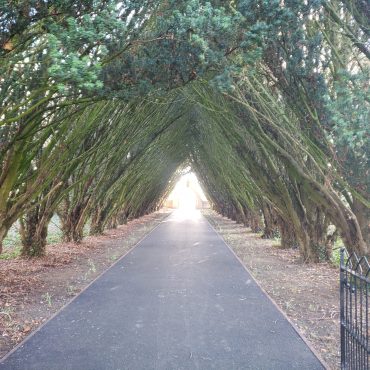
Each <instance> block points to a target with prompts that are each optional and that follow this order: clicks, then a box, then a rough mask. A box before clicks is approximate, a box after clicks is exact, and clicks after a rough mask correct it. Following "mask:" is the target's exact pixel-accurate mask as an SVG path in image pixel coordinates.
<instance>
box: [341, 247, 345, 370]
mask: <svg viewBox="0 0 370 370" xmlns="http://www.w3.org/2000/svg"><path fill="white" fill-rule="evenodd" d="M344 268H345V264H344V248H342V249H341V250H340V364H341V369H345V368H346V342H345V318H344V284H345V277H344Z"/></svg>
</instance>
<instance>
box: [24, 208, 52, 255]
mask: <svg viewBox="0 0 370 370" xmlns="http://www.w3.org/2000/svg"><path fill="white" fill-rule="evenodd" d="M47 205H48V204H47ZM47 205H36V206H35V207H34V208H31V210H29V211H28V212H27V213H26V214H25V215H23V216H22V217H21V218H20V219H19V223H20V235H21V240H22V246H23V248H22V251H21V254H22V255H23V256H26V257H41V256H43V255H44V254H45V249H46V238H47V235H48V225H49V223H50V220H51V218H52V217H53V211H52V209H51V208H49V207H47Z"/></svg>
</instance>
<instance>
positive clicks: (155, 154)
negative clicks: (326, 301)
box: [0, 0, 370, 261]
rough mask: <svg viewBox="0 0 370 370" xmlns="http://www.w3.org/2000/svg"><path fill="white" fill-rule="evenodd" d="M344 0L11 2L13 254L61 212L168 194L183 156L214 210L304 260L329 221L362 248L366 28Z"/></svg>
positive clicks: (29, 247) (6, 97) (6, 32)
mask: <svg viewBox="0 0 370 370" xmlns="http://www.w3.org/2000/svg"><path fill="white" fill-rule="evenodd" d="M154 3H155V4H154ZM348 3H349V2H347V1H339V0H338V1H334V2H326V1H307V2H294V1H293V2H281V1H272V2H259V1H236V2H234V1H230V2H219V1H210V2H202V1H181V2H174V1H166V2H162V1H160V2H152V1H134V2H130V1H129V2H115V1H107V2H91V3H90V2H72V3H70V2H69V1H67V0H66V1H62V2H60V4H59V5H55V6H54V5H52V4H51V2H48V1H46V2H37V1H36V2H35V5H34V8H32V9H30V10H29V12H27V9H26V10H25V9H23V8H22V9H20V8H19V9H18V5H17V4H14V5H12V6H11V7H10V8H9V9H8V10H7V11H6V12H3V13H2V15H0V20H2V21H3V22H2V25H1V30H2V36H1V37H2V38H1V58H2V59H1V64H0V76H2V77H1V78H0V97H1V106H0V108H1V110H0V119H1V120H2V123H1V127H0V162H1V174H0V246H1V243H2V241H3V239H4V238H5V236H6V235H7V232H8V231H9V229H10V228H11V226H12V225H13V224H14V223H15V222H19V229H20V234H21V237H22V244H23V254H24V255H27V256H37V255H42V254H43V253H44V252H45V244H46V235H47V228H48V224H49V222H50V220H51V218H52V217H53V215H55V214H57V215H58V216H59V218H60V220H61V228H62V231H63V237H64V240H65V241H74V242H80V241H81V239H82V238H83V230H84V226H85V225H86V223H90V233H91V234H100V233H102V232H103V230H104V229H105V228H107V227H116V226H117V225H118V224H122V223H125V222H127V220H129V219H132V218H136V217H139V216H141V215H143V214H146V213H148V212H152V211H154V210H156V209H158V208H159V207H161V205H162V204H163V202H164V200H165V199H166V197H167V196H168V194H169V193H170V192H171V190H172V189H173V187H174V186H175V184H176V181H177V179H178V178H179V176H180V175H181V173H182V170H183V169H184V168H186V167H191V168H192V170H193V171H194V172H195V173H196V175H197V177H198V179H199V181H200V183H201V185H202V187H203V189H204V191H205V192H206V195H207V198H208V199H209V200H210V202H211V204H212V207H213V208H214V209H215V210H216V211H217V212H219V213H221V214H222V215H225V216H227V217H229V218H231V219H233V220H235V221H237V222H241V223H244V224H245V225H248V226H250V227H251V228H252V230H254V231H257V230H261V231H262V232H263V237H266V238H269V237H272V236H273V235H276V234H279V235H280V237H281V241H282V242H281V244H282V247H284V248H290V247H298V248H299V250H300V252H301V255H302V258H303V260H304V261H320V260H327V259H330V256H331V251H332V247H333V242H334V240H335V238H336V237H338V236H340V237H341V238H342V240H343V242H344V244H345V246H346V247H347V249H348V250H349V251H356V252H358V253H359V254H362V255H363V254H368V253H369V247H368V245H367V243H368V242H369V240H370V239H369V238H370V233H369V227H370V226H369V221H368V220H369V212H370V211H369V209H370V203H369V181H368V172H369V170H368V165H369V148H370V145H367V144H368V141H369V135H368V125H367V124H366V122H367V119H368V117H369V116H368V112H369V109H368V107H369V105H368V97H366V91H364V90H366V86H367V84H368V58H369V53H368V48H367V44H366V42H365V41H364V40H366V35H367V34H368V29H367V28H366V27H365V24H366V22H365V20H364V18H363V17H362V16H361V14H362V13H363V12H362V10H363V7H364V5H361V4H362V3H361V2H353V4H352V2H351V4H352V5H351V6H349V5H348ZM355 3H356V4H355ZM360 3H361V4H360ZM343 30H345V32H342V31H343ZM349 49H350V50H351V52H350V53H347V51H348V50H349ZM366 81H367V82H366ZM364 87H365V89H364ZM329 225H333V226H335V228H334V229H333V227H332V228H331V229H333V230H334V231H333V232H331V233H328V226H329Z"/></svg>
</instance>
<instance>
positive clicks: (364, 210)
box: [351, 199, 370, 247]
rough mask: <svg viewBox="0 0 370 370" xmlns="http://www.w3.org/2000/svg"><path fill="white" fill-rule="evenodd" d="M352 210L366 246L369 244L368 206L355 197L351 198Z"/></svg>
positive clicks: (369, 219)
mask: <svg viewBox="0 0 370 370" xmlns="http://www.w3.org/2000/svg"><path fill="white" fill-rule="evenodd" d="M351 208H352V211H353V213H354V214H355V216H356V218H357V221H358V224H359V226H360V229H361V232H362V237H363V238H364V241H365V243H366V244H367V246H368V247H369V246H370V208H368V207H366V206H365V205H364V204H363V203H361V202H360V201H359V200H357V199H353V202H352V206H351Z"/></svg>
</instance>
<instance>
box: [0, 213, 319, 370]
mask: <svg viewBox="0 0 370 370" xmlns="http://www.w3.org/2000/svg"><path fill="white" fill-rule="evenodd" d="M266 273H268V272H266ZM0 369H1V370H5V369H6V370H10V369H11V370H17V369H27V370H33V369H34V370H53V369H58V370H62V369H63V370H67V369H70V370H95V369H99V370H105V369H128V370H136V369H140V370H141V369H143V370H144V369H145V370H149V369H158V370H162V369H163V370H164V369H166V370H167V369H168V370H172V369H192V370H193V369H219V370H232V369H267V370H272V369H282V370H288V369H301V370H302V369H310V370H313V369H323V366H322V365H321V363H320V362H319V360H318V359H317V358H316V357H315V356H314V355H313V353H312V352H311V351H310V349H309V348H308V347H307V345H306V344H305V343H304V342H303V341H302V339H301V338H300V337H299V336H298V334H297V333H296V332H295V330H294V329H293V327H292V326H291V325H290V323H289V322H288V321H287V320H286V319H285V318H284V317H283V316H282V314H281V313H280V312H279V311H278V310H277V309H276V307H275V306H274V305H273V304H272V303H271V301H270V300H269V299H268V298H267V297H266V296H265V295H264V294H263V293H262V291H261V290H260V289H259V288H258V286H257V285H256V284H255V282H254V281H253V280H252V278H251V277H250V275H249V274H248V273H247V272H246V270H245V269H244V268H243V267H242V266H241V264H240V263H239V261H238V260H237V259H236V258H235V256H234V255H233V254H232V252H231V251H230V250H229V249H228V247H227V246H226V245H225V243H224V242H223V241H222V239H221V238H220V237H219V236H218V235H217V234H216V233H215V232H214V230H213V229H212V228H211V226H210V225H209V224H208V222H207V221H206V220H205V219H204V217H203V216H200V215H199V216H198V219H190V218H182V217H181V215H180V214H179V212H174V213H173V214H172V215H171V216H170V217H169V218H167V219H166V220H165V221H164V222H163V223H161V224H160V226H159V227H157V228H156V229H155V230H154V231H153V232H152V233H151V234H150V235H149V236H148V237H147V238H146V239H144V240H143V241H142V242H141V243H140V244H139V245H138V246H137V247H136V248H135V249H133V250H132V251H131V252H130V253H129V254H128V255H127V256H126V257H124V258H122V259H121V260H119V261H118V262H117V263H116V264H115V265H114V266H113V267H112V268H110V269H109V270H108V271H107V272H106V273H105V274H104V275H103V276H101V277H100V278H99V279H98V280H96V281H95V282H94V283H93V284H92V285H91V286H90V287H89V288H88V289H86V290H85V291H84V292H83V293H82V294H80V295H79V296H78V297H77V299H75V300H74V301H73V302H72V303H71V304H69V305H68V306H67V307H66V308H65V309H64V310H62V311H61V312H60V313H59V314H58V315H57V316H56V317H54V318H53V319H52V320H50V321H49V322H48V323H47V324H46V325H44V326H43V327H42V328H41V329H40V330H39V331H37V332H36V333H35V334H34V335H33V336H31V337H30V338H29V339H28V340H26V341H25V342H24V343H23V345H22V346H20V347H19V348H18V349H17V350H16V351H15V352H13V353H12V354H11V355H10V356H8V357H7V358H6V359H5V361H4V362H3V363H2V364H0Z"/></svg>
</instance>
